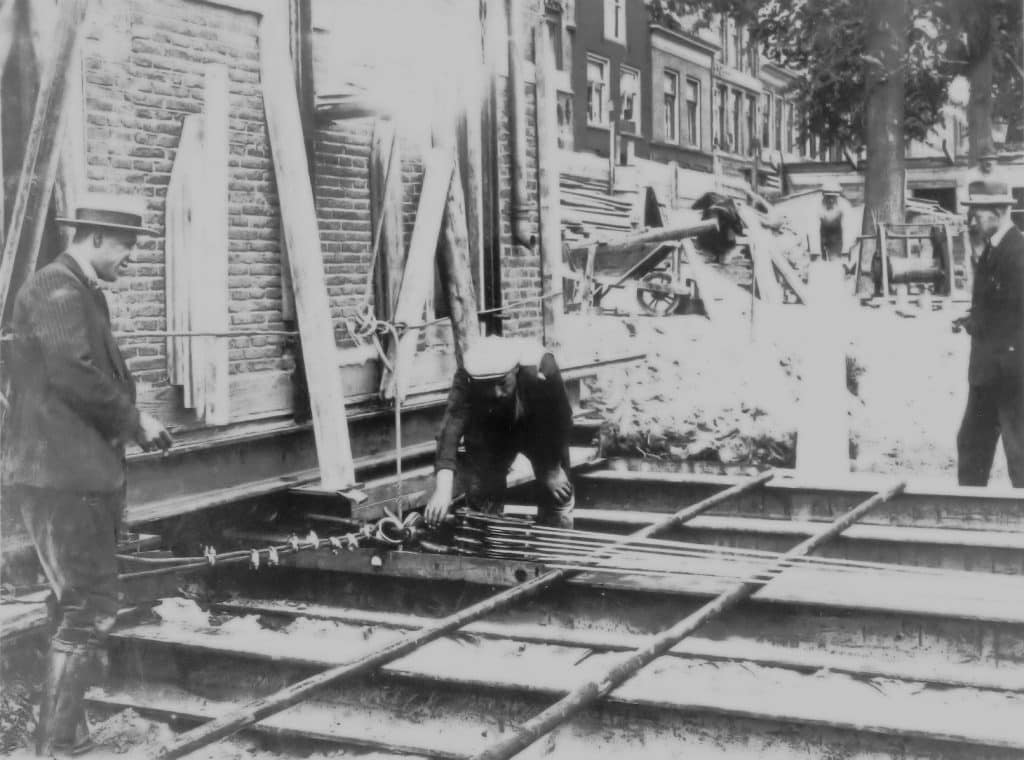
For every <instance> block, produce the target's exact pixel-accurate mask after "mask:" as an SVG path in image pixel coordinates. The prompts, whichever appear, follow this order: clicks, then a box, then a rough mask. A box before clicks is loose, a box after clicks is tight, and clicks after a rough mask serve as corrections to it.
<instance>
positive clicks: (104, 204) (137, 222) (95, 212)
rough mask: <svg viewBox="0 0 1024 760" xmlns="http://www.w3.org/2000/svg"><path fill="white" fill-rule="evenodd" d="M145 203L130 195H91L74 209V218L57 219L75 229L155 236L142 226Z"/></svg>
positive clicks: (153, 232) (154, 233) (152, 231)
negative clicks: (98, 229) (86, 228)
mask: <svg viewBox="0 0 1024 760" xmlns="http://www.w3.org/2000/svg"><path fill="white" fill-rule="evenodd" d="M144 211H145V203H144V202H143V201H142V199H141V198H135V197H132V196H130V195H113V194H108V193H91V194H89V195H87V196H85V197H84V198H83V199H82V202H81V203H79V204H78V205H77V206H76V207H75V216H74V218H73V219H72V218H67V217H58V218H57V221H58V222H60V223H61V224H73V225H75V226H76V227H98V228H100V229H110V230H122V231H124V232H134V233H135V234H136V235H156V234H157V233H156V232H155V231H154V230H151V229H149V228H148V227H143V226H142V214H143V212H144Z"/></svg>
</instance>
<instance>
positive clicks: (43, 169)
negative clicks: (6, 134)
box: [0, 0, 88, 319]
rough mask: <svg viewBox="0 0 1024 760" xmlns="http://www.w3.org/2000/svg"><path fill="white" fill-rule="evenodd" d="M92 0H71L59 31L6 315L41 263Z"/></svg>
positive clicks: (23, 189)
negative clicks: (69, 102)
mask: <svg viewBox="0 0 1024 760" xmlns="http://www.w3.org/2000/svg"><path fill="white" fill-rule="evenodd" d="M87 5H88V2H87V0H65V1H64V3H63V4H62V5H61V14H60V22H59V24H58V26H57V30H56V32H55V34H54V36H53V50H54V53H53V56H52V58H51V59H50V60H49V62H48V63H47V65H46V69H45V72H44V74H43V77H42V81H41V85H40V91H39V97H38V98H37V100H36V108H35V112H34V114H33V117H32V129H31V131H30V132H29V136H28V141H27V145H26V148H25V158H24V161H23V162H22V165H21V174H20V179H19V182H18V190H17V194H16V196H15V199H14V208H13V211H12V212H11V220H10V223H9V226H8V230H7V239H6V240H5V241H4V250H3V254H2V257H0V316H2V317H3V318H4V319H6V318H7V317H8V316H9V313H10V311H11V307H12V306H13V303H14V299H13V298H12V296H13V295H14V291H15V290H16V289H17V288H18V287H20V285H21V283H22V282H24V281H25V278H26V277H27V276H28V275H29V274H31V273H32V272H33V271H34V270H35V268H36V261H37V260H38V257H39V244H40V241H41V240H42V237H43V228H44V227H45V225H46V211H47V209H48V207H49V204H50V198H51V196H52V194H53V185H54V182H55V180H56V176H57V163H58V158H59V155H60V149H61V139H62V137H63V134H64V127H65V125H66V123H67V119H66V118H65V110H66V107H65V106H66V104H65V100H66V94H67V92H68V89H69V85H70V79H71V77H72V76H73V75H74V72H75V67H74V66H73V65H72V62H73V60H74V57H75V54H76V52H77V49H78V41H79V37H80V35H81V32H82V29H83V28H84V26H85V24H84V21H85V13H86V9H87Z"/></svg>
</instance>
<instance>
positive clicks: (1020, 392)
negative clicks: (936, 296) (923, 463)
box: [954, 180, 1024, 488]
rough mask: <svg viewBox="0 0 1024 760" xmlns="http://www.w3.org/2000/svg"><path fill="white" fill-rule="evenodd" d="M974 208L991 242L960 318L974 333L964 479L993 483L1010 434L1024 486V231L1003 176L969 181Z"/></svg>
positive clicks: (1013, 468)
mask: <svg viewBox="0 0 1024 760" xmlns="http://www.w3.org/2000/svg"><path fill="white" fill-rule="evenodd" d="M967 205H968V214H969V215H970V216H971V218H972V219H973V224H974V226H975V227H976V230H977V233H978V235H979V236H980V238H981V239H982V240H983V241H984V248H983V249H982V252H981V255H980V257H979V258H978V264H977V266H976V267H975V270H974V292H973V293H972V297H971V310H970V313H969V314H968V316H966V317H962V318H960V319H958V320H956V322H954V329H959V328H960V327H963V328H964V329H966V330H967V332H968V333H969V334H970V336H971V358H970V365H969V368H968V373H967V381H968V383H969V385H970V388H969V390H968V397H967V408H966V410H965V411H964V418H963V422H962V424H961V426H960V433H959V435H958V436H957V454H958V468H957V469H958V473H957V474H958V478H959V481H960V485H968V486H984V485H987V484H988V478H989V472H990V470H991V469H992V459H993V457H994V456H995V450H996V443H997V442H998V441H999V438H1000V437H1002V439H1003V450H1004V451H1005V452H1006V464H1007V468H1008V469H1009V473H1010V481H1011V482H1012V483H1013V485H1014V486H1015V487H1017V488H1022V487H1024V234H1021V231H1020V230H1019V229H1017V227H1015V226H1014V224H1013V221H1012V218H1011V215H1010V209H1011V208H1012V206H1013V196H1012V195H1011V194H1010V190H1009V186H1008V185H1007V184H1006V183H1005V182H1002V181H999V180H975V181H974V182H972V183H971V184H970V185H969V186H968V197H967Z"/></svg>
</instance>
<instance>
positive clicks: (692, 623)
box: [473, 483, 906, 760]
mask: <svg viewBox="0 0 1024 760" xmlns="http://www.w3.org/2000/svg"><path fill="white" fill-rule="evenodd" d="M905 487H906V484H905V483H899V484H897V485H895V486H893V487H892V488H890V489H888V490H887V491H883V492H881V493H877V494H875V495H874V496H872V497H871V498H870V499H868V500H866V501H863V502H861V503H860V504H858V505H857V506H856V507H854V508H853V509H851V510H849V511H848V512H846V513H845V514H844V515H842V516H840V517H838V518H836V519H835V520H834V521H833V522H831V523H829V524H828V525H827V526H826V527H825V528H823V529H822V530H821V531H820V532H818V533H817V534H815V535H814V536H811V537H810V538H808V539H807V540H806V541H802V542H801V543H799V544H797V545H796V546H794V547H793V548H792V549H790V550H789V551H788V552H786V553H785V554H783V555H781V556H780V557H779V558H778V559H777V560H775V561H774V562H773V563H772V564H770V565H768V566H767V567H766V568H765V569H764V571H763V572H762V573H761V574H759V575H758V576H757V577H756V578H751V579H747V580H741V581H737V582H736V583H735V584H733V586H732V588H730V589H729V590H728V591H725V592H723V593H721V594H719V595H718V596H717V597H716V598H715V599H713V600H712V601H710V602H708V603H707V604H705V605H704V606H703V607H701V608H700V609H698V610H697V611H696V612H693V613H691V614H689V615H687V616H686V617H685V618H683V619H682V620H680V621H679V622H678V623H676V624H675V625H673V626H672V627H671V628H669V629H668V630H666V631H663V632H662V633H659V634H658V635H657V636H653V637H652V638H651V639H650V640H649V641H648V643H647V644H645V645H644V646H643V647H641V648H640V649H637V650H636V651H635V652H630V653H628V654H627V655H625V656H623V657H621V658H619V659H618V660H617V661H616V662H615V664H614V665H612V666H611V667H609V668H607V669H605V670H604V671H602V672H601V673H599V674H598V675H597V676H596V677H595V678H594V679H593V680H590V681H587V682H586V683H583V684H581V685H580V686H578V687H577V688H575V689H573V690H572V691H571V692H569V694H567V695H566V696H565V697H563V698H562V699H560V700H559V701H558V702H556V703H555V704H554V705H552V706H551V707H549V708H548V709H546V710H544V711H543V712H541V713H540V714H538V715H537V716H536V717H534V718H531V719H530V720H528V721H527V722H526V723H524V724H523V725H521V726H520V727H519V728H518V729H516V730H515V731H514V732H513V733H512V734H511V735H510V736H508V737H506V738H505V739H501V740H499V741H497V742H495V743H494V744H492V745H491V746H490V747H488V748H487V749H485V750H484V751H483V752H480V753H478V754H476V755H473V760H507V758H510V757H513V756H515V755H517V754H519V753H520V752H522V751H523V750H525V749H526V748H527V747H529V746H530V745H531V744H533V743H534V742H536V741H537V740H538V739H540V738H541V737H542V736H544V735H545V734H547V733H549V732H550V731H552V730H553V729H555V728H557V727H558V726H559V725H561V724H562V723H564V722H565V721H567V720H568V719H569V718H571V717H572V716H573V715H575V714H577V713H578V712H580V711H581V710H582V709H583V708H585V707H586V706H587V705H590V704H593V703H594V702H596V701H598V700H600V699H603V698H604V697H606V696H608V695H609V694H610V693H611V692H612V691H614V690H615V689H617V688H618V687H619V686H621V685H622V684H623V683H624V682H625V681H626V680H627V679H629V678H631V677H632V676H634V675H636V673H637V672H638V671H639V670H640V669H641V668H643V667H644V666H646V665H648V664H649V663H651V662H653V661H654V660H656V659H657V658H658V657H660V656H661V655H663V654H665V653H666V652H668V651H669V650H670V649H671V648H672V647H674V646H675V645H676V644H678V643H679V642H680V641H682V640H683V639H685V638H686V637H687V636H689V635H690V634H692V633H693V632H694V631H696V630H697V629H699V628H700V627H701V626H703V625H704V624H705V623H707V622H708V621H710V620H713V619H715V618H716V617H720V616H721V615H722V614H723V613H724V612H727V611H728V610H731V609H733V608H734V607H736V606H737V605H739V604H740V602H743V601H745V600H746V599H749V598H750V597H751V596H753V595H754V594H755V593H757V592H758V591H760V590H761V589H762V588H764V587H765V586H767V585H768V584H769V583H770V582H771V581H772V580H773V579H774V578H776V577H777V576H779V575H781V574H782V573H783V572H785V570H786V568H787V567H789V566H790V565H791V564H792V562H793V560H795V559H797V558H799V557H804V556H806V555H808V554H810V553H811V552H813V551H816V550H817V549H818V548H819V547H821V546H823V545H824V544H826V543H828V542H829V541H831V540H832V539H833V538H835V537H836V536H838V535H840V534H841V533H842V532H843V531H845V530H846V529H847V528H849V527H850V526H851V525H853V524H854V523H855V522H857V520H859V519H860V518H861V517H863V516H864V515H866V514H867V513H868V512H870V511H871V510H872V509H875V508H876V507H878V506H879V505H881V504H884V503H885V502H887V501H889V499H891V498H892V497H893V496H895V495H896V494H898V493H900V492H902V491H903V489H904V488H905Z"/></svg>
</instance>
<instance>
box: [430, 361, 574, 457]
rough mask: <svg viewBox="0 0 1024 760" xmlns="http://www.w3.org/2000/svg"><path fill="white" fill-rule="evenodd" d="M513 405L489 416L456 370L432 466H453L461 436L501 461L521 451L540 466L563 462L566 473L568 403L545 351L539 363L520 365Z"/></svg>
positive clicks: (569, 426)
mask: <svg viewBox="0 0 1024 760" xmlns="http://www.w3.org/2000/svg"><path fill="white" fill-rule="evenodd" d="M515 407H516V408H518V410H519V411H518V416H515V417H513V416H511V415H503V416H496V415H492V414H488V412H487V410H486V409H485V408H484V406H483V405H482V404H480V403H478V402H476V401H475V400H474V399H473V393H472V388H471V384H470V380H469V375H467V374H466V371H465V370H463V369H461V368H460V369H459V370H457V371H456V373H455V378H454V380H452V388H451V391H450V392H449V394H448V408H447V409H446V410H445V415H444V421H443V422H442V423H441V434H440V435H439V436H438V441H437V458H436V461H435V468H436V469H438V470H441V469H449V470H454V469H455V454H456V449H457V448H458V445H459V439H460V438H463V437H464V438H465V444H466V450H467V451H468V452H470V453H471V454H473V453H478V454H483V455H485V456H486V457H487V458H489V459H490V458H494V459H498V460H502V459H511V458H513V457H514V456H515V454H517V453H522V454H525V455H526V456H527V457H528V458H529V459H530V461H531V462H533V463H534V464H535V465H539V466H540V467H542V468H544V469H547V468H550V467H552V466H553V465H555V464H561V465H562V467H563V468H564V469H565V472H566V474H568V473H569V467H570V462H569V436H570V434H571V433H572V406H571V405H570V404H569V395H568V393H567V392H566V390H565V383H564V382H563V381H562V374H561V372H559V370H558V364H557V362H556V361H555V357H553V356H552V355H551V354H549V353H545V354H544V356H543V358H542V359H541V361H540V364H539V365H538V366H530V365H523V366H520V368H519V370H518V374H517V376H516V396H515Z"/></svg>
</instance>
